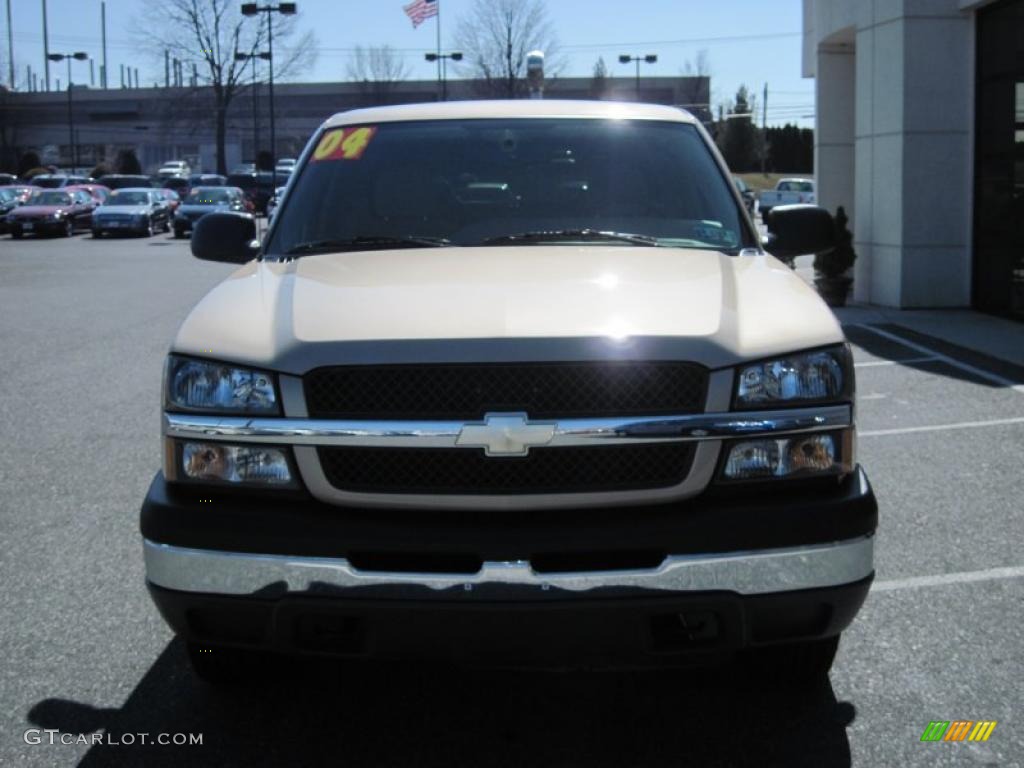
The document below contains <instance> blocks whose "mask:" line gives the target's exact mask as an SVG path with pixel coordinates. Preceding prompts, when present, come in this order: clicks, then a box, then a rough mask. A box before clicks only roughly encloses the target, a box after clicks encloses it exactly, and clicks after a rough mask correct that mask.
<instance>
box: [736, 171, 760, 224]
mask: <svg viewBox="0 0 1024 768" xmlns="http://www.w3.org/2000/svg"><path fill="white" fill-rule="evenodd" d="M732 180H733V182H734V183H735V184H736V189H737V190H739V193H740V197H742V198H743V205H744V206H745V207H746V209H747V211H748V212H749V213H750V214H751V215H753V213H754V203H755V198H754V190H752V189H751V188H750V187H749V186H747V182H745V181H744V180H743V179H741V178H740V177H739V176H733V177H732Z"/></svg>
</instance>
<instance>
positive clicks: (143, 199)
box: [105, 190, 149, 205]
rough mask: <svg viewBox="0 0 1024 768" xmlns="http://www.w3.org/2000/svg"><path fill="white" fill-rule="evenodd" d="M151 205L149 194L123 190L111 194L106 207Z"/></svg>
mask: <svg viewBox="0 0 1024 768" xmlns="http://www.w3.org/2000/svg"><path fill="white" fill-rule="evenodd" d="M148 204H149V193H148V192H134V191H130V190H123V191H117V192H111V193H110V197H108V198H107V202H106V203H105V205H148Z"/></svg>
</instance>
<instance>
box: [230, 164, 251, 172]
mask: <svg viewBox="0 0 1024 768" xmlns="http://www.w3.org/2000/svg"><path fill="white" fill-rule="evenodd" d="M231 173H232V174H237V173H256V163H241V164H239V165H236V166H235V167H234V168H232V169H231Z"/></svg>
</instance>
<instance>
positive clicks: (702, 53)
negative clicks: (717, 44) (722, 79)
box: [683, 48, 711, 77]
mask: <svg viewBox="0 0 1024 768" xmlns="http://www.w3.org/2000/svg"><path fill="white" fill-rule="evenodd" d="M683 75H684V76H685V77H711V60H710V58H708V51H707V48H701V49H700V50H699V51H697V55H696V57H694V59H693V60H692V61H691V60H690V59H687V60H686V61H685V62H684V63H683Z"/></svg>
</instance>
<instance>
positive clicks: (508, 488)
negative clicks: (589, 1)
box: [141, 100, 877, 680]
mask: <svg viewBox="0 0 1024 768" xmlns="http://www.w3.org/2000/svg"><path fill="white" fill-rule="evenodd" d="M771 226H772V233H771V234H770V236H769V238H768V239H767V240H766V241H765V242H764V243H762V241H761V239H760V238H759V237H758V235H757V233H756V230H755V228H754V226H753V224H752V223H751V221H750V219H749V217H748V215H747V213H746V212H745V210H744V208H743V204H742V202H741V200H740V198H739V196H738V194H737V191H736V189H735V187H734V186H733V185H732V183H731V182H730V176H729V173H728V169H727V168H726V167H725V165H724V163H723V162H722V159H721V157H720V156H719V155H718V153H717V152H716V151H715V148H714V145H713V144H712V143H711V141H710V140H709V138H708V136H707V134H706V133H705V131H704V130H703V128H702V127H701V125H700V124H699V123H697V122H696V121H695V120H694V119H693V118H692V117H691V116H690V115H688V114H687V113H685V112H683V111H680V110H677V109H671V108H667V107H660V106H649V105H639V104H617V103H608V102H597V103H590V102H578V101H573V102H561V101H545V100H524V101H508V102H480V103H474V102H458V103H445V104H429V105H413V106H402V107H388V108H375V109H366V110H356V111H351V112H345V113H342V114H339V115H336V116H334V117H332V118H330V119H329V120H327V121H326V122H325V123H324V124H323V125H322V126H321V128H320V129H319V130H318V131H317V132H316V134H315V135H314V136H313V138H312V139H311V141H310V144H309V146H308V147H307V148H306V150H305V151H304V153H303V155H302V157H301V158H300V160H299V162H298V165H297V168H296V170H295V172H294V173H293V174H292V177H291V180H290V181H289V183H288V186H287V189H286V191H285V192H284V194H283V196H282V199H281V202H280V206H279V208H278V210H277V212H276V214H275V216H274V219H273V222H272V225H271V227H270V230H269V232H268V233H267V234H266V236H265V237H264V238H263V240H262V241H257V239H256V229H255V225H254V222H253V219H252V218H251V217H250V216H248V215H246V214H243V213H212V214H209V215H208V216H205V217H204V218H202V219H201V220H200V221H199V222H198V223H197V225H196V227H195V231H194V233H193V236H192V243H191V247H192V251H193V253H194V255H195V256H197V257H199V258H201V259H209V260H218V261H225V262H232V263H238V264H241V265H242V266H241V267H240V268H239V269H238V270H237V271H236V272H235V273H234V274H232V275H231V276H230V277H229V278H228V279H226V280H225V281H224V282H223V283H221V284H220V285H218V286H217V287H215V288H214V289H213V290H212V291H211V292H210V293H209V294H208V295H207V296H206V297H205V298H203V299H202V300H201V301H200V302H199V304H198V305H197V306H196V307H195V308H194V309H193V310H192V312H191V313H190V314H189V316H188V317H187V318H186V319H185V321H184V323H183V325H182V326H181V330H180V331H179V333H178V335H177V337H176V338H175V340H174V342H173V344H172V345H171V350H170V355H169V357H168V360H167V366H166V373H165V386H164V409H163V439H164V463H163V470H162V472H160V473H158V474H157V476H156V478H155V479H154V480H153V483H152V486H151V488H150V490H149V493H148V495H147V497H146V499H145V501H144V503H143V506H142V515H141V528H142V536H143V539H144V551H145V561H146V574H147V581H148V586H149V589H150V592H151V594H152V596H153V599H154V600H155V602H156V604H157V606H158V607H159V609H160V611H161V613H162V614H163V616H164V617H165V619H166V620H167V621H168V623H169V624H170V625H171V627H173V629H174V630H175V631H176V632H178V633H179V634H180V635H182V636H183V637H184V638H185V639H186V641H187V642H188V644H189V648H190V650H191V655H192V659H193V663H194V666H195V668H196V670H197V672H198V673H199V674H200V675H202V676H204V677H206V678H208V679H211V680H223V679H229V678H231V677H233V676H234V677H237V676H238V675H240V674H245V672H246V670H251V666H246V665H245V664H242V663H241V661H240V660H241V659H243V657H247V658H248V661H251V660H252V658H253V657H254V656H257V657H258V655H259V654H262V653H266V652H278V653H313V654H331V655H338V656H347V657H352V658H359V659H362V658H378V659H409V658H431V659H437V658H444V659H450V660H453V661H456V662H459V663H470V664H477V663H479V664H496V665H522V664H525V665H533V664H539V665H545V666H558V667H600V666H620V665H629V666H645V667H661V666H667V665H675V664H681V663H692V662H693V661H694V660H695V659H696V660H697V661H708V662H716V661H727V660H736V657H740V659H741V661H742V662H743V663H747V662H749V663H752V664H753V665H754V668H755V669H757V668H761V667H770V668H771V669H773V670H776V671H782V670H784V673H785V674H787V675H788V674H792V675H802V674H804V673H808V672H810V673H816V674H820V673H821V672H822V671H824V670H827V669H828V668H829V666H830V664H831V662H832V659H833V656H834V654H835V652H836V647H837V643H838V636H839V634H840V632H841V631H842V630H843V629H844V628H845V627H846V626H847V625H848V624H849V623H850V621H852V619H853V617H854V615H855V614H856V612H857V610H858V609H859V607H860V605H861V603H862V602H863V600H864V598H865V596H866V594H867V591H868V587H869V585H870V582H871V579H872V576H873V554H872V546H873V535H874V531H875V527H876V519H877V509H876V504H875V499H874V496H873V494H872V492H871V489H870V486H869V485H868V481H867V478H866V477H865V475H864V472H863V471H862V470H861V469H860V467H859V466H858V465H857V464H856V457H855V453H854V451H855V431H854V375H853V366H852V363H851V358H850V352H849V349H848V347H847V345H846V343H845V341H844V338H843V334H842V331H841V329H840V327H839V325H838V324H837V322H836V320H835V318H834V316H833V315H832V314H831V313H830V312H829V310H828V309H827V308H826V306H825V305H824V303H822V301H820V300H819V298H818V297H817V295H816V294H815V293H814V292H813V291H812V290H811V289H810V288H809V287H808V286H807V285H805V284H804V283H803V282H802V281H801V280H800V278H799V277H797V276H796V275H795V274H794V273H793V272H792V271H791V270H790V269H788V268H786V267H785V266H784V265H782V264H781V263H780V262H779V261H778V260H777V259H776V258H774V257H773V256H772V255H770V254H769V252H770V253H774V254H776V255H783V256H787V255H791V254H794V253H812V252H816V251H821V250H823V249H826V248H828V247H830V244H831V242H832V237H833V228H832V222H831V219H830V217H829V215H828V214H827V213H826V212H824V211H822V210H821V209H818V208H814V207H811V206H795V207H791V208H777V209H776V210H775V211H774V214H773V216H772V224H771ZM766 251H767V252H766Z"/></svg>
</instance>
